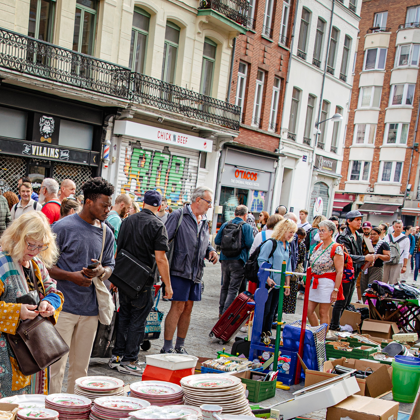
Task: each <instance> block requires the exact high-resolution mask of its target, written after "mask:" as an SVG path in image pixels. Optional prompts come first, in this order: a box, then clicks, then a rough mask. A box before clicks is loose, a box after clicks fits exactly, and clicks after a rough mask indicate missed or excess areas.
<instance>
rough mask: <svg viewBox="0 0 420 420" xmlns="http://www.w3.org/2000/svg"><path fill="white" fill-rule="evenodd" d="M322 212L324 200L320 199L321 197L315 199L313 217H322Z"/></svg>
mask: <svg viewBox="0 0 420 420" xmlns="http://www.w3.org/2000/svg"><path fill="white" fill-rule="evenodd" d="M323 210H324V200H323V199H322V197H317V198H316V200H315V203H314V212H313V217H316V216H322V211H323Z"/></svg>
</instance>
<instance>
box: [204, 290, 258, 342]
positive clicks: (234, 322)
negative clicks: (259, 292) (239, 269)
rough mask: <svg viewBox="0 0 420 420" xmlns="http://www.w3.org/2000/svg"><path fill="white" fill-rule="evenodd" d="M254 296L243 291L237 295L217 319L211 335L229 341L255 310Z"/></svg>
mask: <svg viewBox="0 0 420 420" xmlns="http://www.w3.org/2000/svg"><path fill="white" fill-rule="evenodd" d="M253 297H254V296H253V295H251V293H249V292H243V293H241V294H240V295H239V296H237V297H236V299H235V300H234V301H233V302H232V304H231V305H230V306H229V308H227V310H226V312H225V313H224V314H223V315H222V317H221V318H220V319H219V320H218V321H217V323H216V325H215V326H214V327H213V329H212V330H211V333H210V334H209V336H210V337H217V338H220V339H221V340H223V341H224V342H226V343H227V342H228V341H229V340H230V339H231V337H232V336H233V335H234V334H235V333H236V331H238V330H239V328H240V326H241V325H242V324H243V323H244V322H245V321H246V320H247V319H248V317H249V315H250V314H251V312H252V311H253V310H254V307H255V302H254V299H253Z"/></svg>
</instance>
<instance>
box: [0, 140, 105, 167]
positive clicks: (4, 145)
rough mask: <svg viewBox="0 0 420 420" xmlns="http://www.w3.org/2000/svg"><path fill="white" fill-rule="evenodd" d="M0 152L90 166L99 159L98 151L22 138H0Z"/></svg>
mask: <svg viewBox="0 0 420 420" xmlns="http://www.w3.org/2000/svg"><path fill="white" fill-rule="evenodd" d="M0 153H4V154H7V155H16V156H22V157H30V158H41V159H47V160H54V161H59V162H69V163H70V162H71V163H79V164H82V165H90V166H98V165H99V160H100V157H99V153H98V152H92V151H89V150H79V149H70V148H68V147H62V146H49V145H48V146H47V145H45V143H34V142H31V141H27V142H26V141H22V140H5V139H0Z"/></svg>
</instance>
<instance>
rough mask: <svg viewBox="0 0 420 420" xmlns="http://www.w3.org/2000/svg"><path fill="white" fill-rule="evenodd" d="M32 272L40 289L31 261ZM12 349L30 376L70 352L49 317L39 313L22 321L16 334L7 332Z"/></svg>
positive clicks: (18, 361) (36, 285)
mask: <svg viewBox="0 0 420 420" xmlns="http://www.w3.org/2000/svg"><path fill="white" fill-rule="evenodd" d="M31 273H32V276H33V281H34V284H35V287H36V289H37V291H38V294H39V290H38V282H37V279H36V278H35V275H34V271H33V268H32V263H31ZM5 335H6V339H7V341H8V343H9V346H10V348H11V349H12V351H13V353H14V355H15V357H16V361H17V363H18V366H19V370H20V371H21V372H22V373H23V374H24V375H25V376H30V375H33V374H35V373H37V372H40V371H41V370H44V369H46V368H47V367H48V366H50V365H52V364H53V363H55V362H57V361H58V360H60V359H61V358H62V357H63V356H64V355H65V354H66V353H68V352H69V350H70V349H69V346H68V345H67V344H66V342H65V341H64V340H63V338H62V337H61V335H60V334H59V333H58V331H57V330H56V329H55V328H54V325H53V324H52V323H51V321H50V320H49V319H48V318H43V317H42V316H40V315H38V316H37V317H36V318H34V319H26V320H25V321H21V322H20V324H19V326H18V328H17V330H16V334H14V335H13V334H5Z"/></svg>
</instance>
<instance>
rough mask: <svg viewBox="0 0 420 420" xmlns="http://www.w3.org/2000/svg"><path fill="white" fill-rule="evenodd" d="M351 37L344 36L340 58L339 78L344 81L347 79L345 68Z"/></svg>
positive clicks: (346, 66) (347, 63)
mask: <svg viewBox="0 0 420 420" xmlns="http://www.w3.org/2000/svg"><path fill="white" fill-rule="evenodd" d="M350 45H351V38H350V37H349V36H348V35H346V36H345V37H344V47H343V58H342V59H341V69H340V79H341V80H343V81H344V82H345V81H346V80H347V68H348V65H349V57H350Z"/></svg>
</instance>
